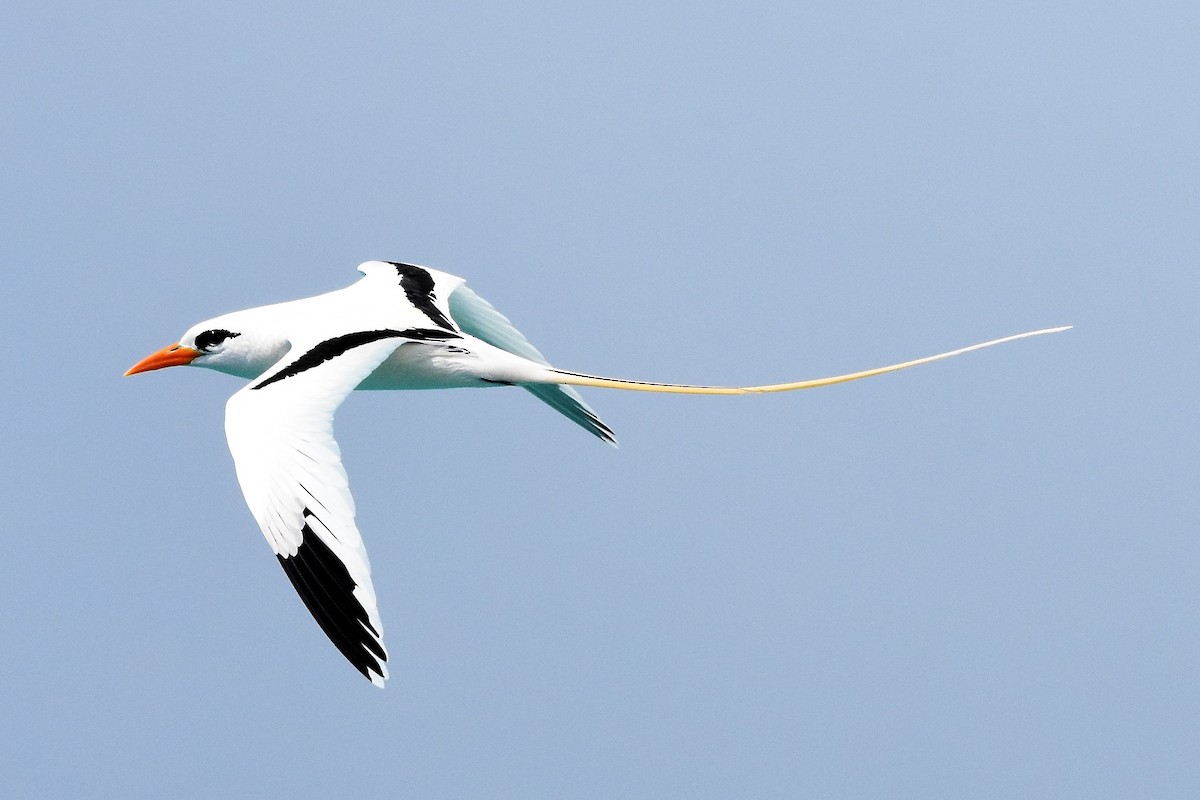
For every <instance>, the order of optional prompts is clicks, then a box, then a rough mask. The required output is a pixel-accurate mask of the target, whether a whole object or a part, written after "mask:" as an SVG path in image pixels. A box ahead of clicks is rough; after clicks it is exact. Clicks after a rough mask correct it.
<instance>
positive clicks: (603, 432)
mask: <svg viewBox="0 0 1200 800" xmlns="http://www.w3.org/2000/svg"><path fill="white" fill-rule="evenodd" d="M450 317H451V318H452V319H453V320H454V322H455V324H457V325H458V327H459V328H460V329H461V330H462V331H463V332H464V333H468V334H470V335H471V336H474V337H476V338H478V339H482V340H483V341H485V342H487V343H488V344H490V345H493V346H495V347H499V348H500V349H501V350H506V351H508V352H509V353H512V354H514V355H518V356H521V357H522V358H527V359H529V360H530V361H534V362H536V363H538V364H542V365H544V366H547V367H548V366H550V362H549V361H547V360H546V357H545V356H543V355H542V354H541V353H540V352H539V351H538V349H537V348H536V347H534V346H533V345H532V344H530V342H529V340H528V339H526V338H525V337H524V336H523V335H521V332H520V331H519V330H517V329H516V328H515V327H513V324H512V323H511V322H509V321H508V318H507V317H505V316H504V315H503V314H501V313H500V312H499V311H497V310H496V308H495V306H493V305H492V304H491V303H489V302H488V301H487V300H484V299H483V298H482V297H480V296H479V295H477V294H475V292H473V291H472V290H471V288H470V287H468V286H467V285H466V284H461V285H459V286H458V288H456V289H455V290H454V291H453V292H452V293H451V294H450ZM524 388H525V389H528V390H529V391H530V392H531V393H532V394H534V395H535V396H536V397H537V398H538V399H539V400H542V401H543V402H545V403H546V404H548V405H550V406H551V407H552V408H554V409H555V410H556V411H558V412H560V413H561V414H563V415H564V416H566V417H567V418H568V419H570V420H571V421H573V422H575V423H576V424H578V425H581V426H582V427H583V428H585V429H587V430H588V431H590V432H591V433H593V434H594V435H596V436H598V437H600V438H601V439H603V440H604V441H606V442H609V443H611V444H616V443H617V438H616V435H615V434H614V433H613V431H612V428H610V427H608V426H607V425H605V424H604V423H603V422H602V421H601V420H600V417H598V416H597V415H596V412H595V411H593V410H592V409H591V407H589V406H588V404H587V403H585V402H583V398H582V397H580V396H579V393H578V392H576V391H575V390H574V389H572V388H570V387H569V386H561V385H559V384H554V383H547V384H530V385H526V386H525V387H524Z"/></svg>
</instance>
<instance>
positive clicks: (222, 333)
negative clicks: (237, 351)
mask: <svg viewBox="0 0 1200 800" xmlns="http://www.w3.org/2000/svg"><path fill="white" fill-rule="evenodd" d="M235 336H241V334H240V333H234V332H233V331H227V330H225V329H224V328H217V329H215V330H211V331H204V332H203V333H201V334H200V335H198V336H197V337H196V349H197V350H205V351H207V350H211V349H212V348H214V347H216V346H217V345H219V344H220V343H221V342H223V341H225V340H226V339H232V338H234V337H235Z"/></svg>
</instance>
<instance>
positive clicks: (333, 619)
mask: <svg viewBox="0 0 1200 800" xmlns="http://www.w3.org/2000/svg"><path fill="white" fill-rule="evenodd" d="M359 271H360V272H362V273H363V275H364V277H363V278H362V279H361V280H360V281H358V282H357V283H355V284H353V285H351V286H348V287H346V288H345V289H341V290H338V291H335V292H329V293H328V294H323V295H319V296H317V297H310V298H306V299H304V300H295V301H292V302H287V303H279V304H276V305H271V306H263V307H261V308H253V309H248V310H246V311H238V312H234V313H232V314H226V315H223V316H220V317H216V318H215V319H211V320H208V321H206V322H203V323H200V324H199V325H196V326H193V327H192V328H191V329H189V330H188V331H187V332H186V333H185V334H184V336H183V338H182V339H181V340H180V342H179V343H177V344H174V345H171V346H169V347H166V348H164V349H163V350H160V351H158V352H157V353H154V354H152V355H151V356H148V357H147V358H145V359H143V360H142V361H140V362H138V363H137V364H136V365H134V366H133V367H132V368H130V370H129V371H128V372H127V373H126V374H127V375H132V374H135V373H138V372H145V371H149V370H153V369H160V368H162V367H168V366H181V365H185V364H189V365H192V366H201V367H208V368H210V369H215V370H219V371H221V372H227V373H230V374H233V375H238V376H241V377H244V378H247V379H249V380H250V383H248V384H247V385H246V386H245V387H244V388H242V389H241V390H240V391H238V392H237V393H236V394H234V395H233V397H231V398H230V399H229V402H228V404H227V405H226V410H225V432H226V435H227V437H228V440H229V449H230V452H231V453H232V454H233V460H234V465H235V467H236V469H237V476H238V482H239V484H240V485H241V487H242V492H243V494H244V495H245V498H246V504H247V505H248V506H249V507H250V511H251V513H252V514H253V515H254V518H255V520H257V522H258V525H259V527H260V528H261V529H262V532H263V535H264V536H265V537H266V539H267V542H268V543H269V544H270V546H271V549H272V551H273V552H274V553H275V555H276V556H277V557H278V559H279V562H280V564H281V565H282V566H283V568H284V571H285V573H287V575H288V578H289V579H290V580H291V582H292V584H293V586H295V588H296V590H297V592H298V593H299V594H300V596H301V598H302V599H303V600H304V603H305V605H306V606H307V607H308V609H309V611H310V612H311V613H312V615H313V617H314V618H315V619H316V620H317V622H318V624H319V625H320V626H321V628H322V630H323V631H324V632H325V633H326V635H327V636H328V637H329V638H330V640H331V641H332V642H333V643H334V645H335V646H336V647H337V648H338V649H339V650H340V651H341V652H342V654H343V655H344V656H346V658H347V659H348V660H349V661H350V662H351V663H352V664H353V665H354V666H355V667H356V668H357V669H358V670H359V671H360V672H362V673H363V675H365V676H366V677H367V678H368V679H370V680H371V681H372V682H373V683H375V684H376V685H378V686H382V685H383V682H384V680H385V679H386V678H387V676H388V672H387V651H386V650H385V648H384V646H383V636H382V634H383V627H382V624H381V622H380V617H379V609H378V604H377V601H376V596H375V589H374V586H373V585H372V583H371V567H370V562H369V561H368V559H367V552H366V549H365V548H364V546H363V541H362V537H361V536H360V535H359V532H358V528H357V527H356V526H355V524H354V500H353V498H352V497H351V495H350V489H349V485H348V483H347V479H346V472H345V469H344V468H343V467H342V460H341V453H340V451H339V450H338V445H337V442H336V441H335V440H334V437H333V415H334V412H335V411H336V410H337V407H338V406H339V405H341V403H342V401H343V400H345V398H346V396H347V395H349V394H350V392H351V391H353V390H354V389H356V388H357V389H450V388H461V387H487V386H502V385H514V386H522V387H524V388H525V389H527V390H529V391H530V392H532V393H533V394H534V395H535V396H536V397H538V399H540V400H542V401H544V402H546V403H547V404H548V405H550V406H551V407H552V408H554V409H555V410H557V411H559V412H560V413H562V414H563V415H565V416H566V417H567V418H569V419H570V420H572V421H573V422H575V423H576V424H578V425H580V426H581V427H583V428H584V429H586V430H588V431H589V432H591V433H592V434H594V435H595V436H597V437H599V438H601V439H603V440H605V441H607V442H610V443H615V442H616V439H615V437H614V435H613V432H612V430H611V429H610V428H609V427H608V426H607V425H605V424H604V423H603V422H602V421H601V420H600V418H599V417H598V416H596V413H595V412H594V411H593V410H592V409H591V408H590V407H589V406H588V405H587V404H586V403H584V401H583V399H582V398H580V397H579V395H578V394H577V393H576V392H575V390H574V389H572V388H571V385H582V386H598V387H605V388H616V389H632V390H638V391H651V392H675V393H686V394H749V393H760V392H779V391H791V390H795V389H806V388H812V387H816V386H826V385H830V384H833V383H842V382H846V381H851V380H858V379H860V378H865V377H870V376H872V375H879V374H883V373H885V372H893V371H896V370H900V369H905V368H907V367H911V366H916V365H917V364H923V363H927V362H929V361H935V360H938V359H943V358H949V357H950V356H953V355H957V354H959V353H964V352H968V351H970V350H976V349H979V348H982V347H988V346H991V345H994V344H999V343H1001V342H1006V341H1011V340H1013V339H1019V338H1023V337H1027V336H1036V335H1040V334H1043V333H1053V332H1057V331H1061V330H1066V328H1049V329H1045V330H1039V331H1031V332H1029V333H1023V334H1018V335H1016V336H1009V337H1005V338H1003V339H995V340H992V341H989V342H984V343H982V344H978V345H973V346H971V347H966V348H961V349H959V350H954V351H951V352H948V353H941V354H938V355H935V356H929V357H926V358H922V359H917V360H914V361H908V362H904V363H902V364H893V365H890V366H887V367H880V368H877V369H872V370H866V371H863V372H855V373H850V374H847V375H839V376H835V377H831V378H820V379H817V380H809V381H796V382H791V383H782V384H773V385H768V386H749V387H723V386H681V385H677V384H663V383H650V382H643V381H629V380H624V379H619V378H603V377H599V376H594V375H587V374H584V373H577V372H568V371H565V370H559V369H555V368H554V367H551V366H550V365H549V363H548V362H547V361H546V359H545V358H544V357H543V356H542V354H541V353H540V352H538V350H537V349H536V348H535V347H534V346H533V345H532V344H530V343H529V341H528V340H526V339H525V337H524V336H522V335H521V333H520V332H519V331H517V329H516V328H514V327H513V326H512V324H511V323H510V322H509V321H508V319H507V318H506V317H504V315H502V314H501V313H500V312H498V311H496V309H495V308H493V307H492V305H491V304H490V303H488V302H487V301H486V300H484V299H483V298H481V297H479V295H477V294H475V293H474V292H473V291H471V290H470V289H469V288H468V287H467V286H466V285H465V284H464V283H463V280H462V279H461V278H458V277H455V276H453V275H449V274H447V273H444V272H439V271H437V270H432V269H428V268H425V267H419V266H415V265H412V264H402V263H397V262H388V261H369V262H367V263H365V264H362V265H360V266H359Z"/></svg>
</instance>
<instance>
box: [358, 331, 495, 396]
mask: <svg viewBox="0 0 1200 800" xmlns="http://www.w3.org/2000/svg"><path fill="white" fill-rule="evenodd" d="M495 385H496V384H495V383H492V382H488V381H486V380H483V379H482V378H480V377H479V376H478V375H477V374H476V373H475V371H474V370H473V369H472V368H471V364H470V359H469V358H464V357H463V356H462V355H461V354H460V353H457V352H455V349H454V348H447V347H446V346H444V345H427V344H423V343H420V342H412V343H409V344H403V345H401V346H400V347H397V348H396V350H395V352H393V353H392V354H391V355H390V356H388V359H387V361H384V362H383V363H382V364H380V365H379V366H378V367H377V368H376V369H375V371H374V372H372V373H371V374H370V375H368V376H367V377H366V379H365V380H364V381H363V382H362V383H360V384H359V385H358V386H357V387H356V388H358V389H365V390H381V389H464V388H472V387H475V388H478V387H485V386H495Z"/></svg>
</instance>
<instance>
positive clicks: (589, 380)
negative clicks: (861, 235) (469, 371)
mask: <svg viewBox="0 0 1200 800" xmlns="http://www.w3.org/2000/svg"><path fill="white" fill-rule="evenodd" d="M1071 327H1072V326H1070V325H1064V326H1062V327H1060V328H1043V329H1042V330H1040V331H1028V332H1026V333H1018V334H1016V335H1014V336H1005V337H1004V338H1002V339H992V340H991V341H988V342H981V343H979V344H973V345H971V346H970V347H960V348H959V349H958V350H951V351H950V352H948V353H938V354H937V355H935V356H925V357H924V358H918V359H915V360H913V361H905V362H903V363H901V364H891V365H889V366H886V367H876V368H875V369H867V370H863V371H862V372H850V373H847V374H846V375H834V376H833V377H831V378H814V379H812V380H807V381H793V382H792V383H772V384H767V385H765V386H688V385H685V384H678V383H651V382H649V381H630V380H623V379H621V378H602V377H600V376H598V375H585V374H583V373H581V372H569V371H567V370H560V369H556V370H554V374H555V375H556V376H557V377H558V378H559V380H558V381H557V382H558V383H569V384H573V385H575V386H596V387H599V388H602V389H626V390H629V391H633V392H666V393H671V394H766V393H768V392H793V391H796V390H798V389H815V388H817V387H818V386H832V385H833V384H835V383H849V382H850V381H857V380H861V379H863V378H870V377H873V376H875V375H883V374H885V373H888V372H899V371H900V370H902V369H908V368H909V367H916V366H920V365H921V364H929V363H930V362H933V361H941V360H942V359H944V358H951V357H953V356H958V355H962V354H963V353H969V352H971V351H972V350H982V349H983V348H985V347H991V346H993V345H997V344H1004V343H1005V342H1012V341H1016V340H1017V339H1028V338H1029V337H1030V336H1041V335H1042V334H1045V333H1059V332H1060V331H1065V330H1069V329H1070V328H1071Z"/></svg>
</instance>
